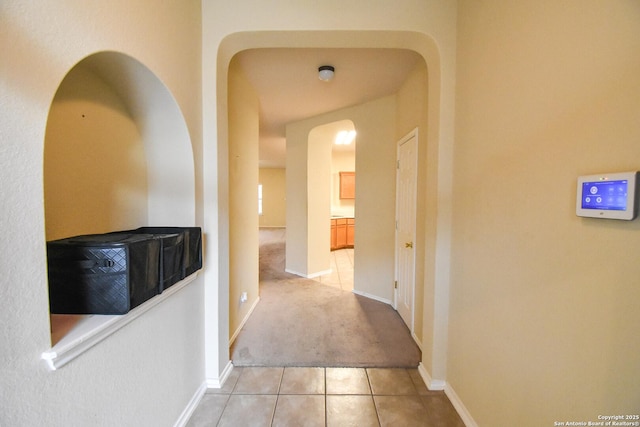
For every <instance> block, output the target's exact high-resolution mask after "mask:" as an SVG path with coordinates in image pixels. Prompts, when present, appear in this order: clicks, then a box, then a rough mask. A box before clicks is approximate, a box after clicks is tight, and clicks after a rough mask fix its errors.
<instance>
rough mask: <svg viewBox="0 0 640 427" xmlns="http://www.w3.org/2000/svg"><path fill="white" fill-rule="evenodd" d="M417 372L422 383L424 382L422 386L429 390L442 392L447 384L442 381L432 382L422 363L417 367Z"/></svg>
mask: <svg viewBox="0 0 640 427" xmlns="http://www.w3.org/2000/svg"><path fill="white" fill-rule="evenodd" d="M418 372H419V373H420V376H421V377H422V381H424V384H425V385H426V386H427V388H428V389H429V390H444V388H445V386H446V384H447V383H446V382H445V381H442V380H434V379H433V378H431V375H430V374H429V372H427V368H425V367H424V365H423V364H422V362H420V364H419V365H418Z"/></svg>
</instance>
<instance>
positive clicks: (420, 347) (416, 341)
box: [411, 332, 422, 352]
mask: <svg viewBox="0 0 640 427" xmlns="http://www.w3.org/2000/svg"><path fill="white" fill-rule="evenodd" d="M411 336H412V337H413V341H415V343H416V345H417V346H418V348H419V349H420V351H421V352H422V341H420V339H419V338H418V336H417V335H416V333H415V332H411Z"/></svg>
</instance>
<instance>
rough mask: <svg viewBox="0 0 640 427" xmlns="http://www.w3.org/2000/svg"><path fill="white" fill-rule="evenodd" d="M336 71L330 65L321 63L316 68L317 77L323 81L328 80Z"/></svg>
mask: <svg viewBox="0 0 640 427" xmlns="http://www.w3.org/2000/svg"><path fill="white" fill-rule="evenodd" d="M335 71H336V69H335V68H333V67H332V66H331V65H322V66H321V67H320V68H318V78H319V79H320V80H322V81H323V82H328V81H330V80H331V79H333V74H334V72H335Z"/></svg>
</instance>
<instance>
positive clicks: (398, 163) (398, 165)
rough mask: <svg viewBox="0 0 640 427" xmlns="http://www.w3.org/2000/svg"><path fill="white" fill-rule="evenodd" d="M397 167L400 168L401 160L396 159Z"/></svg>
mask: <svg viewBox="0 0 640 427" xmlns="http://www.w3.org/2000/svg"><path fill="white" fill-rule="evenodd" d="M396 169H400V160H396Z"/></svg>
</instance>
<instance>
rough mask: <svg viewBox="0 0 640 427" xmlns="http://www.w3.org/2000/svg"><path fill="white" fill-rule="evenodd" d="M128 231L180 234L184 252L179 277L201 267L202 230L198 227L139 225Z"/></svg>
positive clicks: (188, 274)
mask: <svg viewBox="0 0 640 427" xmlns="http://www.w3.org/2000/svg"><path fill="white" fill-rule="evenodd" d="M129 232H130V233H143V234H173V233H178V234H182V235H183V236H184V253H183V261H182V269H183V271H182V277H181V279H184V278H185V277H187V276H190V275H191V274H193V273H195V272H196V271H198V270H200V269H201V268H202V230H201V229H200V227H140V228H138V229H136V230H131V231H129Z"/></svg>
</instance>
